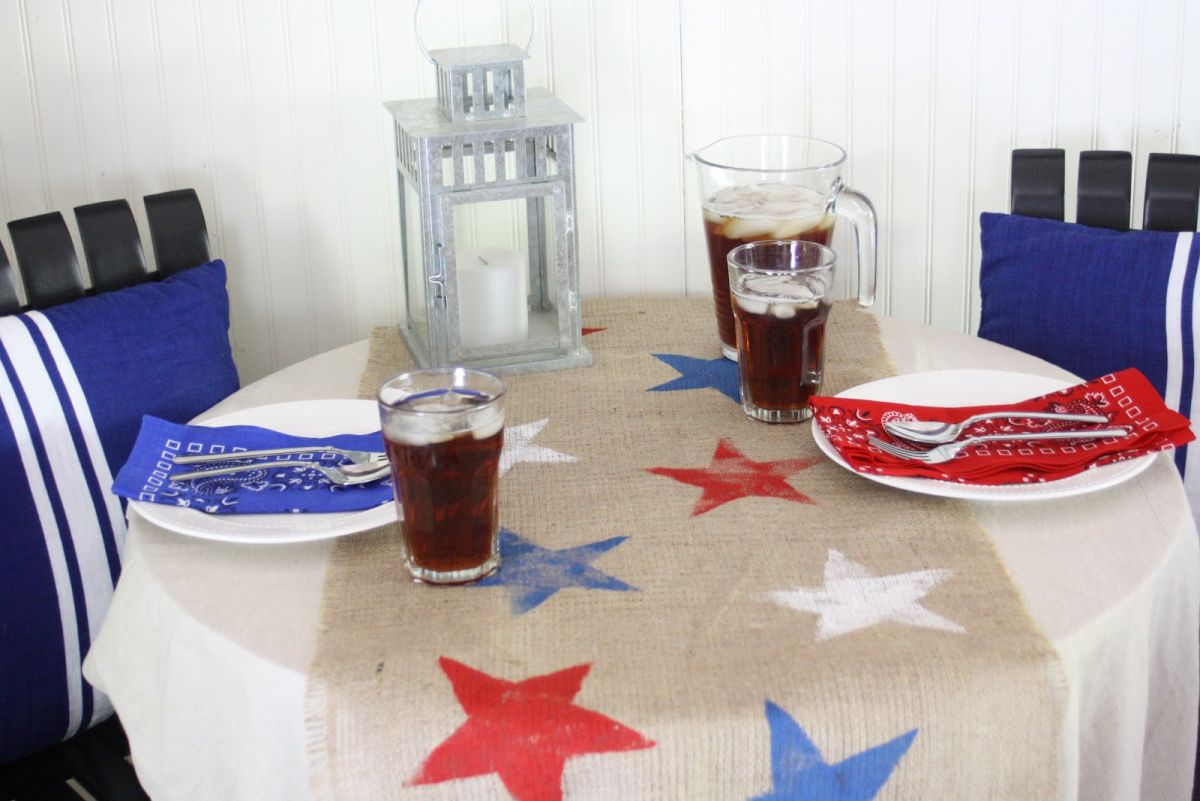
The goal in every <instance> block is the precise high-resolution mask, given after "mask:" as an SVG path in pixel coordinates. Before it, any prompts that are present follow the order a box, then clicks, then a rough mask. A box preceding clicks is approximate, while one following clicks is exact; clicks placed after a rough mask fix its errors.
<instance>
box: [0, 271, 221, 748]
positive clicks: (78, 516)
mask: <svg viewBox="0 0 1200 801" xmlns="http://www.w3.org/2000/svg"><path fill="white" fill-rule="evenodd" d="M228 331H229V301H228V297H227V295H226V292H225V265H224V264H222V263H221V262H219V261H216V262H212V263H210V264H206V265H204V266H202V267H197V268H195V269H192V270H186V271H184V272H182V273H178V274H176V275H174V276H172V277H170V278H168V279H166V280H164V281H162V282H158V283H146V284H141V285H138V286H135V287H130V288H128V289H123V290H120V291H117V292H110V293H106V294H103V295H98V296H96V297H91V298H84V299H82V300H79V301H76V302H74V303H69V304H64V305H62V306H57V307H54V308H51V309H48V310H46V311H44V312H28V313H26V314H20V315H11V316H7V317H0V763H4V762H7V761H9V760H11V759H14V758H16V757H18V756H20V755H22V754H25V753H28V752H30V751H33V750H36V749H38V748H41V747H45V746H48V745H52V744H53V743H55V742H58V741H60V740H62V739H65V738H67V737H70V736H72V735H73V734H75V733H76V732H78V731H80V730H81V729H83V728H87V727H88V726H90V725H92V724H94V723H98V722H100V721H101V720H103V719H104V718H105V717H107V716H108V715H109V714H110V713H111V711H112V710H111V705H110V704H109V702H108V699H107V698H105V697H104V695H103V694H102V693H100V692H99V691H97V690H94V689H93V688H92V687H91V685H89V684H88V683H87V682H86V681H85V680H84V679H83V676H82V674H81V664H82V662H83V658H84V657H85V656H86V655H87V651H88V648H89V647H90V645H91V642H92V639H93V637H95V635H96V633H97V632H98V631H99V627H100V623H101V621H102V620H103V617H104V613H105V611H106V610H107V609H108V604H109V601H110V599H111V597H112V593H113V587H114V586H115V584H116V581H117V576H118V574H119V573H120V570H121V549H122V544H123V542H124V536H125V520H124V513H123V510H122V507H121V503H120V502H119V501H118V499H117V498H116V496H114V495H112V494H111V493H110V492H109V488H110V487H111V485H112V477H113V474H114V473H116V471H117V470H118V469H119V468H120V466H121V465H122V463H124V461H125V459H126V457H127V456H128V455H129V451H130V449H131V448H132V447H133V442H134V440H135V439H136V437H137V432H138V426H139V424H140V422H141V418H142V415H143V414H154V415H157V416H159V417H163V418H166V419H168V420H175V421H180V422H184V421H186V420H188V419H190V418H191V417H193V416H195V415H196V414H199V413H200V412H202V411H204V410H205V409H207V408H208V407H209V406H212V405H213V404H214V403H216V402H217V401H219V400H221V399H222V398H224V397H226V396H227V395H229V394H230V393H231V392H233V391H234V390H236V389H237V388H238V378H237V371H236V369H235V367H234V364H233V358H232V354H231V352H230V348H229V337H228Z"/></svg>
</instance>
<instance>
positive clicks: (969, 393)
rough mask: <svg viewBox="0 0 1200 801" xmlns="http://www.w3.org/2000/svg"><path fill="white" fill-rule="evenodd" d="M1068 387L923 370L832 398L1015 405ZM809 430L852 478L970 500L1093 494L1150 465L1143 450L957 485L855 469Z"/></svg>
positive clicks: (991, 374)
mask: <svg viewBox="0 0 1200 801" xmlns="http://www.w3.org/2000/svg"><path fill="white" fill-rule="evenodd" d="M1070 385H1071V384H1070V382H1067V381H1060V380H1058V379H1055V378H1046V377H1044V376H1038V375H1029V374H1027V373H1010V372H1006V371H1003V370H934V371H931V372H928V373H908V374H906V375H897V376H892V377H891V378H881V379H880V380H878V381H871V382H870V383H867V384H860V385H859V386H857V387H851V388H850V389H848V390H846V391H845V392H839V393H838V394H837V397H839V398H859V399H862V400H874V401H885V402H886V401H891V402H893V403H908V404H913V405H919V406H980V405H985V404H992V403H1015V402H1017V401H1022V400H1026V399H1028V398H1032V397H1036V396H1038V395H1043V394H1045V393H1047V392H1054V391H1055V390H1059V389H1063V388H1064V387H1068V386H1070ZM812 434H813V440H815V441H816V443H817V447H818V448H820V449H821V450H822V451H824V453H825V455H826V456H828V457H829V458H830V459H832V460H833V461H834V462H836V463H837V464H839V465H841V466H842V467H844V468H846V469H847V470H849V471H850V472H852V473H854V474H855V475H856V476H861V477H863V478H866V479H869V480H871V481H877V482H879V483H880V484H886V485H887V486H889V487H896V488H897V489H902V490H908V491H909V492H919V493H922V494H924V495H938V496H940V497H943V498H963V499H966V500H972V501H1034V500H1043V499H1049V498H1066V497H1068V496H1070V495H1082V494H1083V493H1085V492H1095V491H1096V490H1100V489H1104V488H1105V487H1111V486H1113V485H1114V484H1120V483H1121V482H1122V481H1128V480H1129V479H1131V478H1133V477H1134V476H1136V475H1138V474H1139V473H1141V472H1142V471H1143V470H1145V469H1146V468H1147V467H1149V466H1150V463H1151V462H1152V461H1154V457H1155V455H1156V454H1147V455H1146V456H1142V457H1139V458H1137V459H1129V460H1126V461H1123V462H1114V463H1113V464H1106V465H1101V466H1100V467H1096V468H1093V469H1091V470H1084V471H1083V472H1082V473H1076V474H1075V475H1073V476H1067V477H1066V478H1060V479H1056V480H1054V481H1047V482H1044V483H1040V484H957V483H955V482H953V481H941V480H938V479H935V478H917V477H911V476H880V475H871V474H868V473H860V472H858V471H857V470H855V469H854V468H852V467H850V465H848V464H847V463H846V461H845V460H844V459H843V458H842V457H841V454H839V453H838V452H837V449H836V448H834V447H833V444H832V443H830V441H829V439H828V438H827V437H826V436H825V432H823V431H821V427H820V426H818V425H817V423H816V421H815V420H814V421H813V424H812Z"/></svg>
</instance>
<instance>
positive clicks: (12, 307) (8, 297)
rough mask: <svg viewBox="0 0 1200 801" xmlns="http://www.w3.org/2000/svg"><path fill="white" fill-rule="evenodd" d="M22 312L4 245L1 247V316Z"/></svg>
mask: <svg viewBox="0 0 1200 801" xmlns="http://www.w3.org/2000/svg"><path fill="white" fill-rule="evenodd" d="M20 310H21V301H20V300H18V299H17V284H16V282H15V281H13V274H12V266H11V265H10V264H9V263H8V254H7V253H5V252H4V245H0V314H16V313H17V312H19V311H20Z"/></svg>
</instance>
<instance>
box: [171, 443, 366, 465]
mask: <svg viewBox="0 0 1200 801" xmlns="http://www.w3.org/2000/svg"><path fill="white" fill-rule="evenodd" d="M301 453H332V454H336V455H338V456H341V457H343V458H345V459H349V460H350V461H351V462H352V463H354V464H372V463H375V462H384V461H387V455H386V454H384V453H381V452H378V451H347V450H343V449H341V448H333V447H330V446H328V445H311V446H297V447H295V448H267V449H265V450H258V451H229V452H227V453H197V454H187V455H182V456H176V457H175V464H205V463H207V462H237V461H240V460H242V459H260V458H262V457H265V456H294V455H296V454H301Z"/></svg>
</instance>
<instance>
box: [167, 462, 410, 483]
mask: <svg viewBox="0 0 1200 801" xmlns="http://www.w3.org/2000/svg"><path fill="white" fill-rule="evenodd" d="M276 467H307V468H308V469H309V470H316V471H317V472H318V473H320V474H322V475H323V476H325V477H326V478H328V479H329V480H330V481H332V482H333V483H334V484H337V485H339V486H343V487H345V486H351V485H354V484H367V483H370V482H372V481H377V480H378V479H381V478H383V477H384V476H386V475H387V474H388V464H387V462H380V463H379V465H378V466H376V467H375V468H374V469H373V470H361V469H360V470H358V471H354V472H347V471H346V470H344V469H342V467H341V466H334V467H326V466H325V465H323V464H316V463H315V462H300V461H295V462H293V461H287V460H280V461H276V462H258V463H256V464H239V465H233V466H231V467H211V468H209V469H207V470H192V471H190V472H187V473H176V474H175V475H173V476H171V480H172V481H189V480H191V479H193V478H208V477H210V476H224V475H228V474H230V473H246V472H249V471H252V470H271V469H274V468H276ZM346 467H347V468H351V469H353V468H354V467H355V465H353V464H350V465H346Z"/></svg>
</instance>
